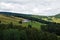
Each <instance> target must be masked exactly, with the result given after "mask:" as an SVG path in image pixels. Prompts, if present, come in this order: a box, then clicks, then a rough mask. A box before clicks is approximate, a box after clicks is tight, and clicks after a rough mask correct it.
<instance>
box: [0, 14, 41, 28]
mask: <svg viewBox="0 0 60 40" xmlns="http://www.w3.org/2000/svg"><path fill="white" fill-rule="evenodd" d="M21 20H24V18H18V17H14V16H6V15H1V14H0V21H1V22H2V23H4V24H8V23H10V22H12V23H13V24H14V25H22V26H23V27H27V26H28V25H29V24H30V25H32V27H34V28H37V29H40V26H41V23H39V22H35V21H29V22H23V23H22V24H20V23H19V21H21Z"/></svg>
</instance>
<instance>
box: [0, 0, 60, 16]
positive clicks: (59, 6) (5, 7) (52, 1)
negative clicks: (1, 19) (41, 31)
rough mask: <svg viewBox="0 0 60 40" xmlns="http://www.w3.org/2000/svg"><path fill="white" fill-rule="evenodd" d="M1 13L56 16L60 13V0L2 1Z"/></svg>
mask: <svg viewBox="0 0 60 40" xmlns="http://www.w3.org/2000/svg"><path fill="white" fill-rule="evenodd" d="M0 11H9V12H17V13H24V14H34V15H55V14H58V13H60V0H0Z"/></svg>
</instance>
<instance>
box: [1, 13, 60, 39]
mask: <svg viewBox="0 0 60 40" xmlns="http://www.w3.org/2000/svg"><path fill="white" fill-rule="evenodd" d="M25 18H27V19H30V20H29V21H27V22H24V21H23V20H24V19H25ZM45 19H47V21H46V20H45ZM58 19H59V18H58ZM52 20H53V21H54V20H55V17H52V18H51V19H50V17H43V16H42V17H41V18H40V17H39V16H38V17H36V16H33V15H26V14H25V15H23V14H10V13H8V12H5V13H4V12H3V13H1V12H0V40H60V23H58V22H56V21H57V19H56V21H54V22H53V21H52ZM50 21H52V22H50ZM59 22H60V21H59Z"/></svg>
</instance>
